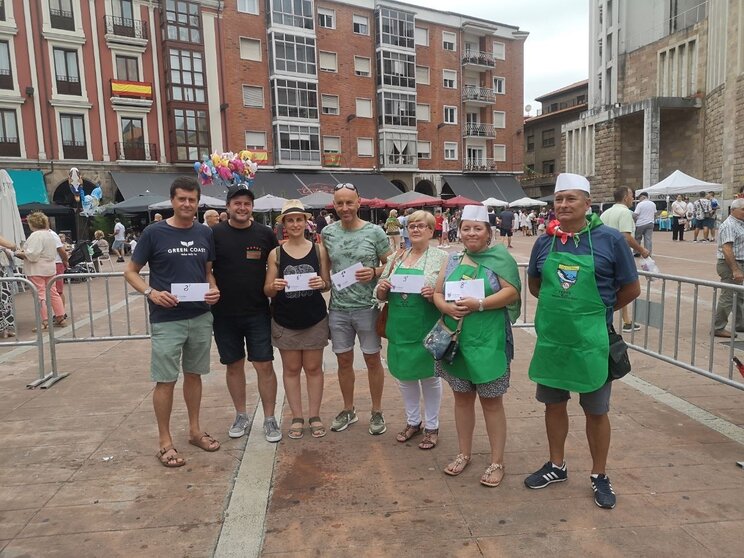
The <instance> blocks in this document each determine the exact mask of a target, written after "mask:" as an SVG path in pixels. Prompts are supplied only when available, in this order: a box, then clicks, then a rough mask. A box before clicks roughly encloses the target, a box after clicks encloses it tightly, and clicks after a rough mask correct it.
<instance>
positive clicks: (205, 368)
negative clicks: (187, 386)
mask: <svg viewBox="0 0 744 558" xmlns="http://www.w3.org/2000/svg"><path fill="white" fill-rule="evenodd" d="M151 331H152V365H151V368H150V378H151V379H152V381H153V382H162V383H171V382H175V381H176V380H178V374H179V372H180V371H181V370H183V371H184V372H189V373H191V374H201V375H203V374H208V373H209V353H210V351H211V349H212V313H211V312H205V313H204V314H200V315H199V316H196V317H195V318H190V319H186V320H176V321H173V322H158V323H154V324H152V326H151Z"/></svg>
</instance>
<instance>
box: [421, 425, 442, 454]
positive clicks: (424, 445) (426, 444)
mask: <svg viewBox="0 0 744 558" xmlns="http://www.w3.org/2000/svg"><path fill="white" fill-rule="evenodd" d="M438 441H439V428H435V429H433V430H429V429H428V428H424V439H423V440H421V442H420V443H419V445H418V447H419V449H422V450H430V449H434V448H435V447H437V442H438Z"/></svg>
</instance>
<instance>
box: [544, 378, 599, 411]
mask: <svg viewBox="0 0 744 558" xmlns="http://www.w3.org/2000/svg"><path fill="white" fill-rule="evenodd" d="M611 394H612V382H607V383H606V384H605V385H603V386H602V387H601V388H599V389H598V390H596V391H590V392H589V393H580V394H579V405H581V408H582V409H584V412H585V413H586V414H588V415H606V414H607V413H609V412H610V395H611ZM535 397H536V398H537V400H538V401H539V402H540V403H545V404H546V405H547V404H551V403H563V402H564V401H568V400H569V399H571V393H570V392H568V391H566V390H565V389H558V388H552V387H548V386H544V385H542V384H537V392H536V393H535Z"/></svg>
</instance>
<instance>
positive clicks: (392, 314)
mask: <svg viewBox="0 0 744 558" xmlns="http://www.w3.org/2000/svg"><path fill="white" fill-rule="evenodd" d="M394 273H395V274H397V275H423V274H424V272H423V270H421V269H409V268H404V267H400V266H398V267H397V268H396V270H395V271H394ZM438 319H439V311H438V310H437V307H436V306H434V304H433V303H431V302H429V301H428V300H426V299H425V298H424V297H423V296H422V295H420V294H411V293H390V294H389V295H388V321H387V325H386V326H385V334H386V335H387V338H388V350H387V361H388V369H389V370H390V373H391V374H392V375H393V376H394V377H395V378H397V379H398V380H402V381H412V380H423V379H424V378H431V377H433V376H434V363H433V362H432V360H431V354H430V353H429V352H428V351H427V350H426V349H425V348H424V345H423V343H422V342H421V340H422V339H423V338H424V337H426V334H427V333H429V331H430V330H431V328H432V327H434V324H435V323H436V321H437V320H438Z"/></svg>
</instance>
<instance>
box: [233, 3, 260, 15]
mask: <svg viewBox="0 0 744 558" xmlns="http://www.w3.org/2000/svg"><path fill="white" fill-rule="evenodd" d="M238 11H239V12H243V13H244V14H258V0H238Z"/></svg>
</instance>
